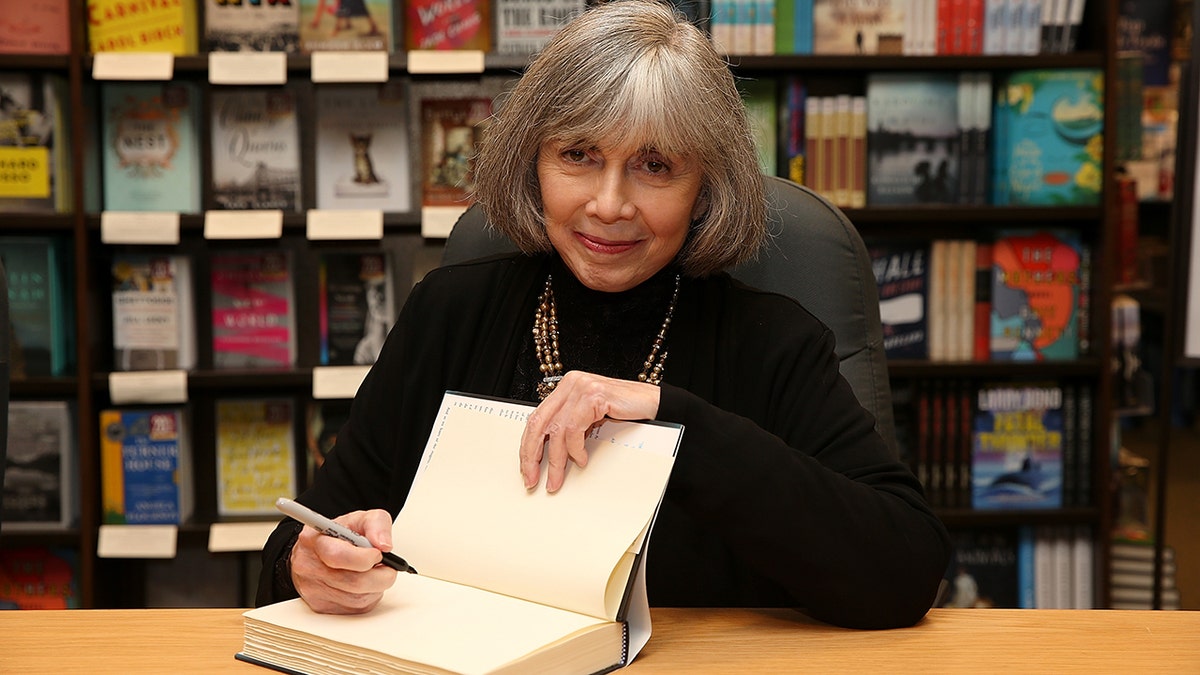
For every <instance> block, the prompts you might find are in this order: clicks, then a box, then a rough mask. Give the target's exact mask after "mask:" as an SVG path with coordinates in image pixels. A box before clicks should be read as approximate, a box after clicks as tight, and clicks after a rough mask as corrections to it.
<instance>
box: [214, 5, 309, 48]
mask: <svg viewBox="0 0 1200 675" xmlns="http://www.w3.org/2000/svg"><path fill="white" fill-rule="evenodd" d="M204 41H205V43H206V44H207V47H208V51H210V52H247V51H249V52H296V51H299V50H300V4H299V0H266V2H264V1H263V0H205V1H204Z"/></svg>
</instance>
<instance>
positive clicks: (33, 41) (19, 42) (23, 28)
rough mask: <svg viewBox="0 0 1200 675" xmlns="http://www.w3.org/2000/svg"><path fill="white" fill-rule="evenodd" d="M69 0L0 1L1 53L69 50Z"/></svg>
mask: <svg viewBox="0 0 1200 675" xmlns="http://www.w3.org/2000/svg"><path fill="white" fill-rule="evenodd" d="M70 6H71V5H70V3H69V2H68V1H67V0H23V1H18V0H4V1H3V2H0V17H2V18H0V54H69V53H70V52H71V23H70V16H69V15H70Z"/></svg>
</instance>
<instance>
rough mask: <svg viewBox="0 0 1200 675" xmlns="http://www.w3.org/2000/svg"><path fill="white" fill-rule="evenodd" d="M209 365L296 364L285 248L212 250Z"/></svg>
mask: <svg viewBox="0 0 1200 675" xmlns="http://www.w3.org/2000/svg"><path fill="white" fill-rule="evenodd" d="M211 271H212V305H213V307H212V329H213V367H215V368H288V367H291V366H292V365H294V364H295V362H296V301H295V298H294V296H293V291H292V263H291V256H290V255H289V254H288V252H287V251H242V252H221V253H213V255H212V259H211Z"/></svg>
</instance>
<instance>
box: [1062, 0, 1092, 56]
mask: <svg viewBox="0 0 1200 675" xmlns="http://www.w3.org/2000/svg"><path fill="white" fill-rule="evenodd" d="M1069 2H1070V4H1069V6H1068V7H1067V22H1066V26H1065V28H1066V37H1065V39H1064V41H1063V45H1062V52H1063V53H1064V54H1069V53H1071V52H1073V51H1075V45H1076V43H1077V42H1078V41H1079V29H1080V27H1081V26H1082V25H1083V9H1084V7H1085V6H1086V5H1087V0H1069Z"/></svg>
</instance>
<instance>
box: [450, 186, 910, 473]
mask: <svg viewBox="0 0 1200 675" xmlns="http://www.w3.org/2000/svg"><path fill="white" fill-rule="evenodd" d="M763 180H764V181H765V186H766V192H767V204H768V217H767V222H768V230H769V232H770V238H769V239H768V241H767V244H766V246H765V247H764V248H763V250H762V251H760V252H759V255H758V258H756V259H755V260H751V261H749V262H746V263H743V264H742V265H739V266H738V267H736V268H734V269H732V270H730V273H731V274H732V275H733V277H734V278H736V279H738V280H740V281H742V282H744V283H746V284H749V285H750V286H754V287H757V288H761V289H763V290H767V291H772V292H775V293H781V294H783V295H787V296H789V297H791V298H794V299H795V300H797V301H798V302H799V303H800V304H801V305H803V306H804V307H805V308H806V309H808V311H810V312H812V314H813V315H814V316H816V317H817V318H818V319H820V320H821V321H822V322H824V323H825V325H826V326H829V328H830V329H831V330H832V331H833V334H834V336H836V337H837V355H838V359H839V360H840V362H841V365H840V369H841V372H842V376H843V377H845V378H846V380H848V381H849V382H850V386H851V388H853V390H854V394H855V395H856V396H858V400H859V402H861V403H862V405H863V407H864V408H866V409H867V410H869V411H870V412H871V413H872V414H873V415H874V416H875V428H876V429H877V430H878V431H879V433H880V435H882V436H883V438H884V439H885V440H886V441H887V443H888V447H890V448H891V449H892V454H893V456H897V455H898V451H897V447H896V430H895V421H894V419H893V415H892V394H891V384H890V382H889V380H888V371H887V359H886V357H885V355H884V351H883V328H882V325H881V324H880V322H879V295H878V290H877V288H876V286H875V274H874V272H873V271H872V270H871V260H870V257H868V255H867V249H866V246H865V245H864V244H863V241H862V237H860V236H859V234H858V231H857V230H855V229H854V225H852V224H851V223H850V220H849V219H847V218H846V216H845V214H843V213H842V212H841V211H840V210H838V209H837V208H836V207H834V206H833V205H832V204H830V203H829V202H828V201H826V200H825V198H823V197H821V196H820V195H818V194H817V193H815V192H813V191H812V190H809V189H808V188H806V187H803V186H801V185H797V184H796V183H793V182H791V181H788V180H784V179H783V178H777V177H774V176H766V177H764V179H763ZM516 250H517V248H516V246H515V245H514V244H513V243H512V242H511V241H509V240H508V239H507V238H506V237H504V236H503V235H501V234H499V233H498V232H496V231H495V230H493V229H491V228H490V227H486V226H485V223H484V217H483V211H482V210H481V209H480V208H479V207H478V206H472V207H471V208H469V209H467V211H466V213H464V214H463V215H462V217H460V218H459V219H458V222H457V223H455V225H454V229H453V230H452V231H451V233H450V237H449V238H448V239H447V240H446V248H445V252H444V253H443V254H442V264H450V263H456V262H462V261H464V260H470V259H472V258H479V257H483V256H486V255H493V254H496V253H504V252H510V251H516Z"/></svg>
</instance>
